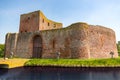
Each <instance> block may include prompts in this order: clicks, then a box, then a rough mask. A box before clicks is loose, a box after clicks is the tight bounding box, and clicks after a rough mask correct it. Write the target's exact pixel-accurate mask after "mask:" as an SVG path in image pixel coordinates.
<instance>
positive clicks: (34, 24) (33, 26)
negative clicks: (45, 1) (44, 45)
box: [19, 11, 62, 33]
mask: <svg viewBox="0 0 120 80" xmlns="http://www.w3.org/2000/svg"><path fill="white" fill-rule="evenodd" d="M58 28H62V23H59V22H55V21H52V20H49V19H47V18H46V17H45V16H44V14H43V13H42V12H41V11H35V12H31V13H27V14H22V15H21V16H20V27H19V32H20V33H22V32H34V31H41V30H51V29H58Z"/></svg>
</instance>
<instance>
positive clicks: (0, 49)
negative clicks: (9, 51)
mask: <svg viewBox="0 0 120 80" xmlns="http://www.w3.org/2000/svg"><path fill="white" fill-rule="evenodd" d="M4 48H5V45H4V44H0V57H4Z"/></svg>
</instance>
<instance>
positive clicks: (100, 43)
mask: <svg viewBox="0 0 120 80" xmlns="http://www.w3.org/2000/svg"><path fill="white" fill-rule="evenodd" d="M11 52H13V53H14V57H21V58H56V53H58V52H60V58H80V59H85V58H86V59H87V58H110V57H111V55H110V52H114V57H118V53H117V46H116V37H115V32H114V31H113V30H112V29H109V28H106V27H102V26H95V25H88V24H87V23H81V22H78V23H74V24H72V25H70V26H68V27H66V28H62V23H58V22H54V21H52V20H49V19H47V18H46V17H45V16H44V14H43V13H42V12H41V11H35V12H31V13H28V14H23V15H21V17H20V28H19V33H8V34H7V35H6V41H5V57H10V53H11Z"/></svg>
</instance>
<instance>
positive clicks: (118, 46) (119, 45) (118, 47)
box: [117, 42, 120, 56]
mask: <svg viewBox="0 0 120 80" xmlns="http://www.w3.org/2000/svg"><path fill="white" fill-rule="evenodd" d="M117 49H118V54H119V56H120V42H118V44H117Z"/></svg>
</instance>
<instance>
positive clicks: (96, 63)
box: [25, 58, 120, 67]
mask: <svg viewBox="0 0 120 80" xmlns="http://www.w3.org/2000/svg"><path fill="white" fill-rule="evenodd" d="M25 66H61V67H62V66H63V67H120V58H116V59H86V60H81V59H59V60H57V59H31V60H29V61H27V62H26V63H25Z"/></svg>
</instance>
